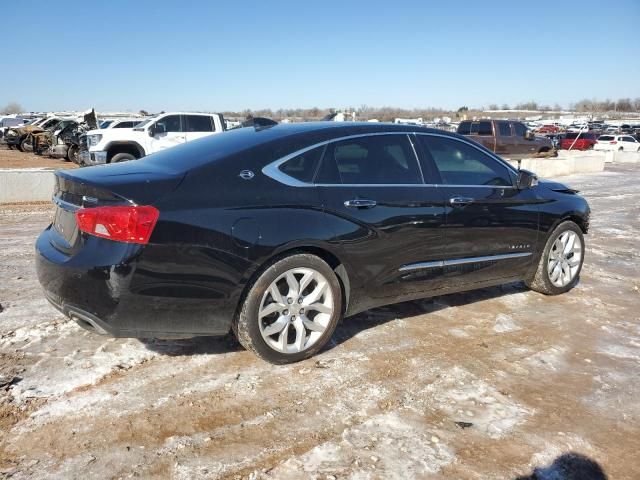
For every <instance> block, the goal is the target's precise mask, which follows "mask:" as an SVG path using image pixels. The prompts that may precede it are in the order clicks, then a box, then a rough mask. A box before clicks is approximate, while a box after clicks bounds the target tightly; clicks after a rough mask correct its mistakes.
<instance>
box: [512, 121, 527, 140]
mask: <svg viewBox="0 0 640 480" xmlns="http://www.w3.org/2000/svg"><path fill="white" fill-rule="evenodd" d="M513 129H514V130H515V132H516V137H524V134H525V133H527V127H525V126H524V124H522V123H514V124H513Z"/></svg>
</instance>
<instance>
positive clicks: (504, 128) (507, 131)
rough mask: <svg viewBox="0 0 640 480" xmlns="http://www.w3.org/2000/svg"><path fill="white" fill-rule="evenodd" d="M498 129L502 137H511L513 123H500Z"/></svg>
mask: <svg viewBox="0 0 640 480" xmlns="http://www.w3.org/2000/svg"><path fill="white" fill-rule="evenodd" d="M498 129H499V131H500V136H501V137H511V124H510V123H509V122H500V123H498Z"/></svg>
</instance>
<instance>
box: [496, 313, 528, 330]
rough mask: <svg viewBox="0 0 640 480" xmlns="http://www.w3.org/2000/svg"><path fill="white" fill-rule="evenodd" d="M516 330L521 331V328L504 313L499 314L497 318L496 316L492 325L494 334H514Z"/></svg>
mask: <svg viewBox="0 0 640 480" xmlns="http://www.w3.org/2000/svg"><path fill="white" fill-rule="evenodd" d="M518 330H521V327H520V325H518V324H517V323H516V322H515V321H514V320H513V318H512V317H511V316H509V315H506V314H504V313H499V314H498V316H496V320H495V323H494V325H493V331H494V332H496V333H506V332H516V331H518Z"/></svg>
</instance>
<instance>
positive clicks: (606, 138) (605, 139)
mask: <svg viewBox="0 0 640 480" xmlns="http://www.w3.org/2000/svg"><path fill="white" fill-rule="evenodd" d="M614 138H615V137H612V136H611V135H600V136H599V137H598V141H601V142H611V141H612V140H613V139H614Z"/></svg>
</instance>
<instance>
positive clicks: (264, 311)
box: [259, 302, 284, 318]
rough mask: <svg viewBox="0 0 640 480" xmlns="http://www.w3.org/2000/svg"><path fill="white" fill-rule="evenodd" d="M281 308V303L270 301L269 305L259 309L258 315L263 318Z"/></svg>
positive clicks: (282, 306)
mask: <svg viewBox="0 0 640 480" xmlns="http://www.w3.org/2000/svg"><path fill="white" fill-rule="evenodd" d="M283 308H284V305H281V304H279V303H275V302H274V303H270V304H269V305H267V306H266V307H264V308H263V309H262V310H260V313H259V317H260V318H264V317H266V316H268V315H271V314H272V313H276V312H279V311H281V310H282V309H283Z"/></svg>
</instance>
